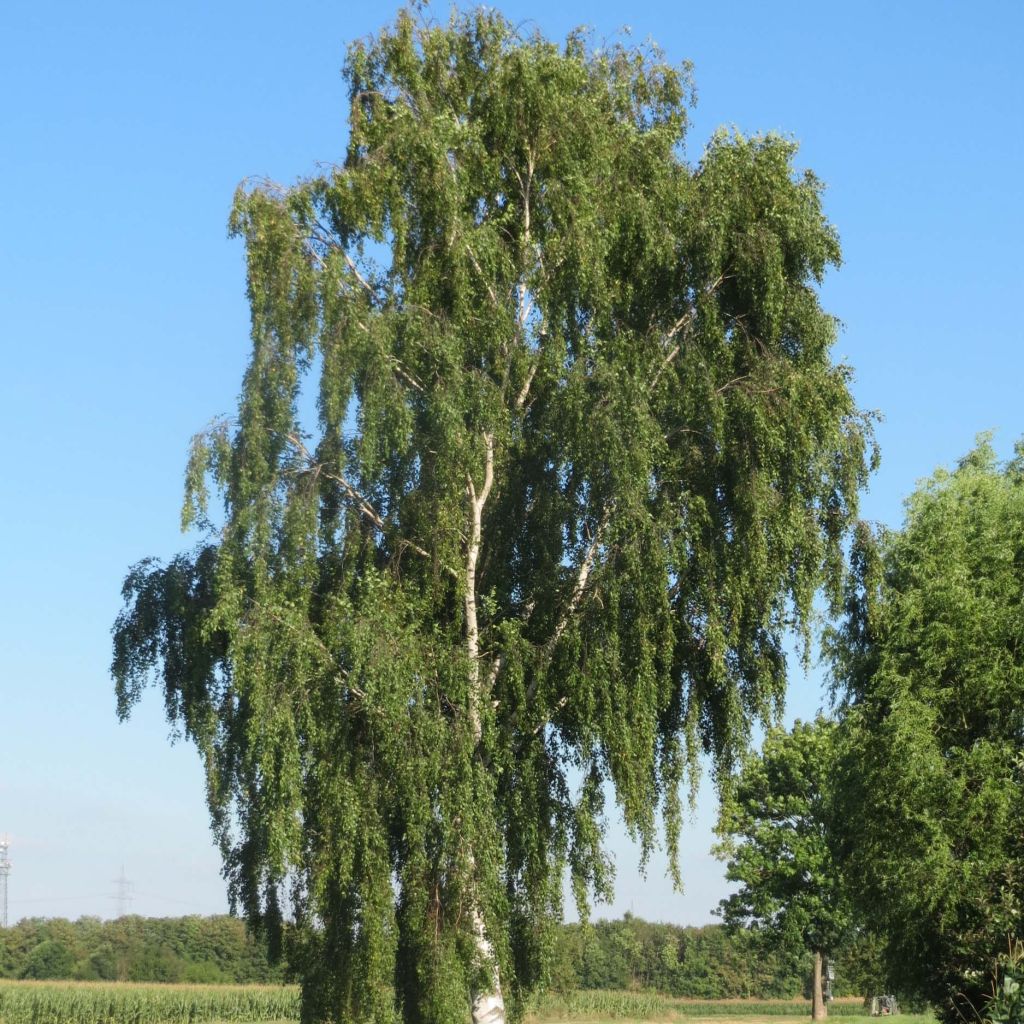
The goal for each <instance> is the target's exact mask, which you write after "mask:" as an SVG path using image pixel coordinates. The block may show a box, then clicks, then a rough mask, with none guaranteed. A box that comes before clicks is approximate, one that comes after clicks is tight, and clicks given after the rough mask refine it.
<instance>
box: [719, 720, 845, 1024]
mask: <svg viewBox="0 0 1024 1024" xmlns="http://www.w3.org/2000/svg"><path fill="white" fill-rule="evenodd" d="M835 733H836V727H835V724H834V723H833V722H830V721H827V720H825V719H822V718H819V719H817V720H816V721H815V722H813V723H801V722H797V723H796V724H795V725H794V726H793V729H792V731H791V732H785V731H783V730H773V731H771V732H769V733H768V735H767V736H766V737H765V740H764V745H763V746H762V748H761V752H760V753H759V754H750V755H748V756H746V757H745V758H744V759H743V763H742V767H741V769H740V772H739V777H738V779H737V781H736V783H735V789H734V791H733V792H731V794H730V795H729V798H728V799H727V800H726V801H725V802H724V803H723V805H722V809H721V813H720V816H719V821H718V825H717V828H716V831H717V833H718V835H719V836H721V837H722V841H721V842H720V843H719V844H718V845H717V847H716V852H717V854H718V856H719V857H721V858H722V859H728V867H727V869H726V878H727V879H728V880H729V881H731V882H739V883H741V886H740V889H739V890H738V891H737V892H735V893H733V894H732V895H731V896H729V897H728V898H726V899H724V900H722V902H721V904H720V905H719V913H721V915H722V917H723V918H724V920H725V922H726V923H727V924H729V925H730V926H732V927H738V926H741V925H756V926H757V927H758V928H760V929H762V930H763V932H764V935H765V938H766V939H767V941H768V942H769V943H770V944H771V945H773V946H775V947H776V948H781V949H786V948H789V949H802V950H807V951H808V952H810V953H812V954H813V956H814V974H813V980H812V988H811V992H812V999H811V1016H812V1018H813V1019H814V1020H823V1019H824V1018H825V1016H826V1015H827V1009H826V1005H825V1000H824V998H823V993H822V973H823V971H824V970H825V968H826V966H827V962H828V958H829V957H830V956H832V955H833V954H834V953H835V951H836V949H837V947H838V945H839V944H840V942H841V941H842V940H843V938H844V936H845V935H846V934H847V933H848V931H849V927H850V913H849V907H848V900H847V897H846V886H845V883H844V880H843V876H842V871H841V868H840V865H839V864H838V863H837V861H836V859H835V857H834V856H833V849H832V841H831V839H830V830H831V827H832V814H833V810H832V799H831V795H830V781H831V780H830V776H831V773H832V771H833V770H834V765H835Z"/></svg>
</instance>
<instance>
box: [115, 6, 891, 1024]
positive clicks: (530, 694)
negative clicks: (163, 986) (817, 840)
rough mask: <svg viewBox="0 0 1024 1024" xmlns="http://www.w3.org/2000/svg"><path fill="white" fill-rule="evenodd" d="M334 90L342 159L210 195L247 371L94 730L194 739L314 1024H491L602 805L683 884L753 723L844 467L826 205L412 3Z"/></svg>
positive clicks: (518, 42) (222, 832)
mask: <svg viewBox="0 0 1024 1024" xmlns="http://www.w3.org/2000/svg"><path fill="white" fill-rule="evenodd" d="M344 75H345V79H346V81H347V84H348V89H349V97H350V107H349V140H348V147H347V152H346V154H345V156H344V160H343V161H342V162H341V163H340V164H339V165H338V166H334V167H328V168H326V169H323V170H322V171H321V172H320V173H318V174H316V175H315V176H313V177H310V178H308V179H305V180H302V181H300V182H298V183H297V184H295V185H292V186H289V187H282V186H279V185H276V184H273V183H270V182H256V183H249V184H247V185H245V186H243V187H242V188H240V189H239V191H238V193H237V194H236V196H235V201H234V208H233V212H232V215H231V221H230V225H231V230H232V231H233V232H234V233H235V234H236V235H237V236H239V237H240V238H241V239H242V240H243V241H244V244H245V252H246V259H247V272H248V294H249V300H250V306H251V319H252V354H251V358H250V362H249V365H248V369H247V370H246V372H245V376H244V379H243V383H242V390H241V395H240V398H239V402H238V410H237V414H236V415H235V416H234V417H233V418H231V419H227V420H224V421H223V422H219V423H216V424H215V425H214V426H213V427H212V428H211V429H210V430H208V431H206V432H204V433H203V434H201V435H200V436H199V437H197V439H196V440H195V443H194V445H193V448H192V454H191V458H190V461H189V465H188V472H187V485H186V498H185V506H184V525H185V526H186V527H189V528H198V529H199V530H200V536H201V540H200V542H199V544H198V546H197V547H196V548H195V550H193V551H191V552H190V553H188V554H183V555H181V556H180V557H178V558H175V559H174V560H173V561H171V562H169V563H168V564H159V563H156V562H153V561H148V562H143V563H141V564H140V565H138V566H136V567H135V568H134V569H132V571H131V572H130V574H129V575H128V577H127V580H126V582H125V586H124V598H125V608H124V610H123V612H122V614H121V616H120V617H119V619H118V621H117V624H116V627H115V638H114V660H113V675H114V677H115V680H116V686H117V694H118V701H119V704H118V707H119V711H120V714H121V715H122V716H125V715H127V714H128V713H129V711H130V709H131V707H132V705H133V704H134V703H135V701H136V700H137V699H138V698H139V696H140V694H141V692H142V690H143V689H144V687H145V685H146V684H147V682H151V681H155V682H156V683H157V684H158V685H159V686H161V687H162V688H163V692H164V697H165V700H166V704H167V712H168V715H169V717H170V718H171V720H173V721H174V722H175V723H177V724H178V726H179V728H180V729H181V730H182V732H183V733H184V735H186V736H187V737H188V738H189V739H191V740H192V741H194V742H195V743H196V745H197V747H198V748H199V751H200V753H201V755H202V758H203V761H204V764H205V766H206V772H207V778H208V791H207V797H208V801H209V806H210V810H211V814H212V821H213V827H214V830H215V832H216V835H217V837H218V839H219V841H220V844H221V846H222V849H223V855H224V865H225V873H226V877H227V880H228V882H229V887H230V893H231V896H232V899H233V900H234V902H235V905H236V906H237V907H239V908H240V909H241V910H243V911H244V912H245V913H246V914H247V915H248V916H249V917H250V918H251V919H252V920H254V921H257V922H260V923H262V924H263V925H264V926H266V927H267V928H268V929H269V931H270V933H271V934H275V933H276V931H277V929H278V927H279V925H280V922H281V921H282V918H283V917H285V916H288V917H289V918H290V919H293V920H294V929H293V933H294V936H295V942H296V949H295V951H294V956H295V958H296V962H297V963H298V964H299V969H300V973H301V975H302V983H303V1007H304V1009H303V1013H304V1018H305V1020H307V1021H322V1020H345V1021H375V1022H381V1021H405V1022H430V1024H451V1022H452V1021H459V1020H468V1019H469V1018H470V1017H471V1018H472V1020H473V1021H474V1022H477V1024H484V1022H491V1024H493V1022H501V1021H505V1020H506V1015H507V1016H508V1017H509V1019H517V1018H518V1017H519V1016H520V1015H521V1013H522V1007H523V997H524V995H526V994H527V993H528V992H529V991H530V989H531V988H532V987H534V986H535V985H536V984H537V983H538V981H539V980H541V979H542V978H543V976H544V971H545V964H546V958H547V955H548V950H549V949H550V944H551V939H552V931H551V927H552V922H554V921H556V920H557V919H558V918H559V917H560V915H561V912H562V909H563V907H562V904H563V878H564V877H566V875H568V877H570V878H571V880H572V886H573V892H574V894H575V897H574V898H575V899H576V901H577V902H578V903H579V906H580V907H581V909H583V910H585V907H586V904H587V901H588V900H589V899H591V898H594V897H598V898H601V897H606V896H607V895H608V894H609V892H610V886H611V881H612V871H611V866H610V864H609V861H608V857H607V855H606V853H605V851H604V850H603V848H602V836H603V832H604V827H605V822H606V808H605V801H606V797H607V796H608V795H610V794H614V799H615V801H616V802H617V804H618V808H619V811H620V812H621V815H622V816H623V818H624V820H625V822H626V825H627V827H628V829H629V830H630V832H631V833H632V835H633V836H634V837H635V838H636V839H637V840H638V841H639V843H640V845H641V847H642V849H643V851H644V853H645V854H646V853H647V852H649V851H650V850H651V848H652V846H653V844H654V843H655V842H656V841H657V840H658V836H659V828H658V827H657V822H658V821H659V819H660V820H661V821H663V822H664V842H665V843H666V845H667V848H668V851H669V853H670V855H671V857H672V859H673V861H674V860H675V857H676V853H677V851H678V848H679V844H680V818H681V800H682V799H683V797H681V795H680V794H681V790H685V788H686V785H687V784H689V785H690V786H693V785H695V779H696V772H697V767H698V759H699V757H700V755H701V754H702V752H706V753H707V754H709V755H710V756H711V759H712V762H713V764H714V766H715V771H716V772H723V771H728V770H729V768H730V767H731V765H732V763H733V760H734V757H735V755H736V753H737V751H739V750H741V749H742V748H743V747H744V745H745V744H746V741H747V736H748V731H749V727H750V724H751V722H752V721H754V720H757V719H769V718H771V717H772V716H773V714H774V713H775V711H776V710H777V709H778V706H779V701H780V699H781V695H782V692H783V685H784V678H785V664H784V655H783V648H782V638H783V634H784V632H785V631H786V630H787V629H789V628H790V627H791V626H793V625H794V624H796V625H797V626H798V627H799V628H804V629H806V627H807V622H808V617H809V614H810V611H811V606H812V600H813V599H814V596H815V594H816V593H817V592H818V590H819V588H820V587H821V586H822V585H824V586H825V587H826V590H827V591H828V593H829V594H832V595H833V596H835V591H836V587H837V585H838V583H839V577H840V575H841V568H842V540H843V537H844V533H845V531H846V530H847V527H848V524H849V523H850V521H851V517H852V516H854V514H855V512H856V495H857V491H858V488H859V486H860V485H861V483H862V482H863V480H864V477H865V473H866V471H867V466H866V463H867V462H868V461H870V451H871V440H870V435H869V430H868V426H867V424H866V422H865V420H864V418H863V417H862V416H861V415H860V414H859V413H858V411H857V409H856V407H855V405H854V403H853V400H852V399H851V396H850V393H849V390H848V385H849V371H848V370H847V369H846V368H845V367H842V366H837V365H835V364H834V363H833V362H832V361H831V358H830V354H829V353H830V346H831V344H832V342H833V340H834V337H835V322H834V320H833V318H832V317H830V316H828V315H827V314H826V313H825V312H823V311H822V309H821V308H820V305H819V301H818V298H817V293H816V289H815V285H816V283H817V282H818V281H820V280H821V278H822V275H823V274H824V272H825V270H826V268H827V267H828V266H829V265H830V264H836V263H837V262H838V260H839V246H838V242H837V238H836V234H835V232H834V230H833V229H832V227H831V226H830V225H829V224H828V223H827V221H826V220H825V218H824V217H823V215H822V211H821V205H820V186H819V183H818V182H817V180H816V179H815V178H814V177H813V175H811V174H806V173H805V174H798V173H796V172H795V171H794V169H793V158H794V150H795V146H794V145H793V144H792V143H791V142H789V141H786V140H783V139H780V138H777V137H771V136H769V137H758V138H743V137H740V136H738V135H725V134H723V135H719V136H716V137H715V138H714V140H713V141H712V142H711V143H710V144H709V146H708V147H707V148H706V150H705V151H704V153H703V156H702V157H701V159H700V160H699V162H697V163H696V164H692V165H691V164H690V163H688V162H687V161H686V159H685V158H684V155H683V149H682V147H683V141H684V135H685V130H686V124H687V110H688V109H689V104H690V102H691V99H692V91H691V86H690V81H689V72H688V69H687V68H686V67H685V66H684V67H676V66H673V65H670V64H669V63H667V62H666V61H665V59H664V58H663V57H662V56H661V55H660V54H659V53H658V52H657V51H654V50H650V49H634V48H629V47H626V46H619V45H614V46H611V47H604V48H601V49H594V48H593V47H592V46H591V45H590V44H589V43H588V40H587V38H586V37H585V36H583V35H579V34H574V35H571V36H570V37H569V38H568V40H567V41H566V42H565V43H564V44H563V45H556V44H554V43H552V42H549V41H547V40H545V39H544V38H542V37H540V36H539V35H533V36H528V37H523V36H521V35H519V34H517V31H516V30H515V29H514V27H513V26H511V25H510V24H509V23H508V22H507V21H505V20H504V19H503V18H502V17H501V16H500V15H498V14H496V13H493V12H490V11H483V10H481V11H476V12H471V13H465V14H455V15H453V17H452V19H451V21H450V22H449V23H448V24H447V25H428V24H424V23H422V22H420V21H418V20H417V17H416V16H415V15H414V14H411V13H409V12H405V13H402V14H400V15H399V16H398V19H397V21H396V22H395V24H394V25H393V26H392V27H390V28H387V29H385V30H384V31H382V32H381V33H380V34H379V35H378V36H376V37H375V38H372V39H370V40H368V41H364V42H361V43H357V44H355V45H354V46H353V47H352V48H351V49H350V51H349V54H348V59H347V63H346V65H345V71H344ZM314 397H315V410H316V411H315V415H313V416H308V415H307V416H305V417H304V416H303V410H305V409H309V408H311V407H312V406H313V405H314V401H313V399H314ZM677 881H678V878H677Z"/></svg>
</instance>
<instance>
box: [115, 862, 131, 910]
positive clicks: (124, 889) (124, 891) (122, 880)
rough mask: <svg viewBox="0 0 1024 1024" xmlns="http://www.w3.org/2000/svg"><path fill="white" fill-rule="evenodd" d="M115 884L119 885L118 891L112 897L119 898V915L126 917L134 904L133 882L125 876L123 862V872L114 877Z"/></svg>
mask: <svg viewBox="0 0 1024 1024" xmlns="http://www.w3.org/2000/svg"><path fill="white" fill-rule="evenodd" d="M114 885H116V886H117V892H116V893H115V894H114V895H113V896H111V897H110V898H111V899H112V900H117V916H118V917H125V916H126V915H127V913H128V911H129V910H130V909H131V905H132V883H131V882H130V881H128V879H127V877H126V876H125V873H124V865H123V864H122V865H121V874H120V875H118V877H117V878H115V879H114Z"/></svg>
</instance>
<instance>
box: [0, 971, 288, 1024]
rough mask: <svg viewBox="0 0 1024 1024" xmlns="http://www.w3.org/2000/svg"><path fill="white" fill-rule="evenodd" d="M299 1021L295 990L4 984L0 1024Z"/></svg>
mask: <svg viewBox="0 0 1024 1024" xmlns="http://www.w3.org/2000/svg"><path fill="white" fill-rule="evenodd" d="M298 1016H299V993H298V989H296V988H294V987H291V988H285V987H282V986H270V985H266V986H264V985H132V984H105V983H102V982H80V983H77V984H76V983H74V982H59V981H55V982H30V981H15V982H0V1024H207V1022H213V1021H217V1022H227V1021H239V1022H240V1021H247V1022H248V1021H283V1020H297V1019H298Z"/></svg>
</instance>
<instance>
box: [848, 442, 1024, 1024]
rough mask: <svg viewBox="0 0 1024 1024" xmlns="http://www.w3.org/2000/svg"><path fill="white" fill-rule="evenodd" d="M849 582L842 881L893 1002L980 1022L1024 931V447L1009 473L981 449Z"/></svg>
mask: <svg viewBox="0 0 1024 1024" xmlns="http://www.w3.org/2000/svg"><path fill="white" fill-rule="evenodd" d="M854 565H855V567H856V568H857V581H856V586H855V587H854V588H853V589H852V590H851V593H850V601H849V608H848V615H847V617H846V620H845V623H844V625H843V627H842V628H841V630H839V631H838V632H837V633H836V634H835V635H833V637H832V640H831V644H830V648H831V653H832V658H833V663H834V666H835V675H836V682H837V684H838V685H839V687H840V689H841V691H842V693H843V694H844V695H845V699H846V703H847V708H846V712H845V715H844V719H845V721H844V731H845V732H846V734H847V741H846V742H845V743H844V748H845V750H846V754H845V756H844V757H843V759H842V760H841V762H840V767H841V778H840V780H839V782H838V784H837V793H838V795H839V798H840V801H841V804H842V812H843V814H842V817H843V820H844V821H845V822H846V823H847V825H848V826H849V827H848V828H846V829H845V835H846V838H845V840H844V845H845V854H844V856H846V857H847V858H848V859H849V861H850V864H851V867H850V870H849V873H848V877H849V878H850V880H851V883H852V884H853V890H854V896H855V897H856V899H857V902H858V903H859V904H860V906H861V908H862V911H863V913H864V914H865V915H866V916H868V917H869V918H870V919H871V920H872V922H873V923H874V924H875V925H876V926H877V927H878V928H879V929H880V931H881V933H882V934H883V936H884V939H885V944H886V953H887V966H888V971H889V973H890V974H891V975H892V976H893V980H894V982H895V983H896V984H897V985H898V986H899V988H901V989H902V990H903V991H905V992H907V993H908V994H910V995H914V996H917V997H921V998H924V999H927V1000H930V1001H931V1002H932V1003H933V1004H935V1005H936V1007H937V1008H938V1010H939V1011H940V1012H941V1013H942V1014H943V1015H944V1016H945V1017H946V1018H947V1019H948V1020H949V1021H951V1022H952V1021H957V1020H962V1019H964V1018H969V1019H980V1016H983V1015H984V1013H985V998H986V988H987V984H988V978H989V977H990V976H991V973H992V971H993V969H994V968H995V964H996V957H997V956H998V955H999V954H1000V953H1002V952H1003V951H1005V950H1006V949H1007V942H1008V940H1009V941H1010V943H1011V946H1012V944H1013V941H1014V940H1015V939H1017V938H1020V937H1021V935H1022V928H1024V924H1022V922H1024V905H1022V891H1024V890H1022V880H1024V757H1022V754H1021V740H1022V737H1024V644H1022V642H1021V638H1022V636H1024V445H1018V447H1017V453H1016V458H1015V459H1013V460H1012V461H1011V462H1010V463H1009V464H1007V465H1005V466H1003V465H1000V464H999V463H998V462H997V460H996V458H995V454H994V452H993V450H992V447H991V445H990V443H989V441H988V439H987V438H983V439H982V440H981V442H980V443H979V444H978V446H977V447H976V448H975V450H974V451H972V452H971V453H970V454H968V455H967V456H966V457H965V458H964V459H963V460H962V461H961V462H960V464H959V466H958V467H957V468H956V470H955V471H953V472H948V471H944V470H940V471H938V472H937V473H936V474H935V475H934V476H933V477H932V478H931V479H930V480H928V481H926V482H925V483H924V484H922V485H921V486H920V487H919V488H918V489H917V491H915V493H914V494H913V495H912V496H911V497H910V499H909V500H908V502H907V515H906V522H905V524H904V526H903V528H902V529H901V530H899V531H893V532H890V533H882V534H881V535H878V536H876V535H873V534H872V533H871V532H870V531H868V530H866V529H863V530H860V531H858V544H857V554H856V558H855V559H854Z"/></svg>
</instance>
